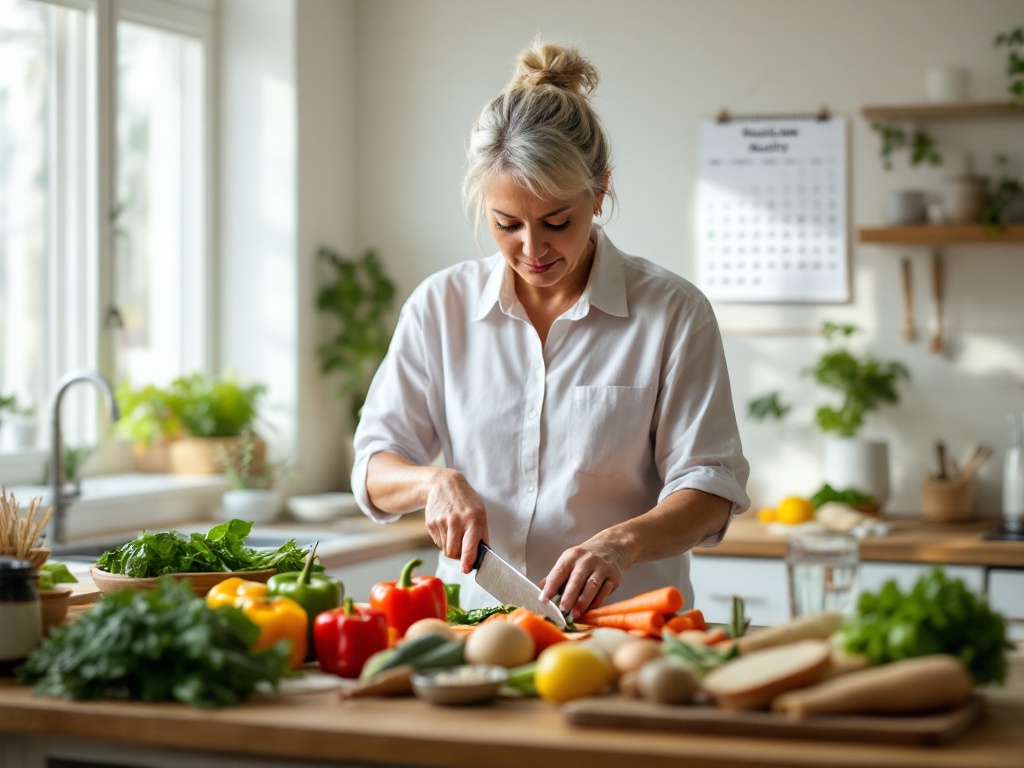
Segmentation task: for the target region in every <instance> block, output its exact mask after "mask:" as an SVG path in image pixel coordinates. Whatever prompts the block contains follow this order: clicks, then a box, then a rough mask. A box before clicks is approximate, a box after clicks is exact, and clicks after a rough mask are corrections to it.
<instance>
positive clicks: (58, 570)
mask: <svg viewBox="0 0 1024 768" xmlns="http://www.w3.org/2000/svg"><path fill="white" fill-rule="evenodd" d="M77 583H78V579H76V578H75V577H74V575H73V574H72V573H71V571H69V570H68V567H67V566H66V565H64V563H43V564H42V565H41V566H40V567H39V588H40V589H53V588H54V586H55V585H57V584H77Z"/></svg>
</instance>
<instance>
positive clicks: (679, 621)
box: [665, 616, 697, 635]
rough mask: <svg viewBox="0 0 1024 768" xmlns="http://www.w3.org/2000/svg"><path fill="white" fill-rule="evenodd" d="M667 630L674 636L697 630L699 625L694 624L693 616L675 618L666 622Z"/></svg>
mask: <svg viewBox="0 0 1024 768" xmlns="http://www.w3.org/2000/svg"><path fill="white" fill-rule="evenodd" d="M665 629H667V630H668V631H669V632H671V633H672V634H673V635H678V634H679V633H680V632H685V631H686V630H688V629H697V625H696V624H695V623H694V621H693V617H692V616H673V617H672V618H671V619H669V620H668V621H666V622H665Z"/></svg>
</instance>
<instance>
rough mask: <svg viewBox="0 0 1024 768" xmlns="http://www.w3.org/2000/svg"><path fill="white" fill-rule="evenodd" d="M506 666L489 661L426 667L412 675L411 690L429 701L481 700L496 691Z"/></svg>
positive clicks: (448, 702)
mask: <svg viewBox="0 0 1024 768" xmlns="http://www.w3.org/2000/svg"><path fill="white" fill-rule="evenodd" d="M506 680H508V670H507V669H505V668H504V667H496V666H492V665H490V664H466V665H464V666H461V667H445V668H442V669H425V670H422V671H420V672H415V673H414V674H413V676H412V691H413V693H415V694H416V696H418V697H419V698H421V699H426V700H427V701H429V702H430V703H431V704H445V705H461V704H484V703H486V702H488V701H490V700H491V699H493V698H494V697H495V696H497V695H498V689H499V688H501V685H502V683H504V682H505V681H506Z"/></svg>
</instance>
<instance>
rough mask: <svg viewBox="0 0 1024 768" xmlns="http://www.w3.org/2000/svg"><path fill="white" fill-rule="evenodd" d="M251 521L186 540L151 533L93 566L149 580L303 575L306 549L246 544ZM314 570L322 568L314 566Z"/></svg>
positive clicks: (229, 524)
mask: <svg viewBox="0 0 1024 768" xmlns="http://www.w3.org/2000/svg"><path fill="white" fill-rule="evenodd" d="M251 531H252V523H250V522H246V521H245V520H230V521H228V522H226V523H221V524H220V525H215V526H214V527H213V528H211V529H210V530H209V532H208V533H206V534H202V533H193V534H191V535H190V536H189V537H187V538H186V537H184V536H182V535H181V534H179V533H177V532H175V531H164V532H160V533H149V532H148V531H143V532H142V533H141V534H140V535H139V537H138V538H136V539H133V540H132V541H129V542H128V543H126V544H122V545H121V546H120V547H117V548H115V549H108V550H107V551H106V552H104V553H103V554H102V555H101V556H100V558H99V560H98V561H97V563H96V564H97V565H98V566H99V567H100V568H102V569H103V570H105V571H108V572H109V573H123V574H125V575H126V576H133V577H135V578H153V577H156V576H163V575H165V574H168V573H203V572H215V573H216V572H225V571H262V570H266V569H268V568H276V569H277V572H278V573H285V572H288V571H301V570H302V567H303V565H304V564H305V561H306V555H307V550H304V549H302V548H300V547H299V546H297V545H296V543H295V540H294V539H291V540H289V541H288V542H286V543H285V544H283V545H282V546H281V547H279V548H278V549H276V550H257V549H253V548H251V547H247V546H245V540H246V539H247V538H248V536H249V533H250V532H251ZM314 570H317V571H320V570H323V566H322V565H320V564H319V563H317V564H316V565H314Z"/></svg>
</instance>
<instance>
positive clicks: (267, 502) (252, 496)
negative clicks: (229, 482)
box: [220, 489, 282, 523]
mask: <svg viewBox="0 0 1024 768" xmlns="http://www.w3.org/2000/svg"><path fill="white" fill-rule="evenodd" d="M281 504H282V501H281V494H280V493H279V492H278V491H276V490H273V489H269V490H266V489H243V490H237V491H224V495H223V496H222V497H221V509H220V520H222V521H225V520H233V519H235V518H237V519H239V520H248V521H250V522H253V523H270V522H273V521H274V520H276V519H277V516H278V515H279V514H280V513H281Z"/></svg>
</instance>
